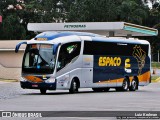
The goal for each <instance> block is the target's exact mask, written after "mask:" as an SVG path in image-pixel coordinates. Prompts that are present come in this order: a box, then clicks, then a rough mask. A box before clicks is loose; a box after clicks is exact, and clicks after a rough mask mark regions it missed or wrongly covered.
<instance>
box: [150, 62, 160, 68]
mask: <svg viewBox="0 0 160 120" xmlns="http://www.w3.org/2000/svg"><path fill="white" fill-rule="evenodd" d="M151 66H152V68H159V69H160V63H158V62H152V63H151Z"/></svg>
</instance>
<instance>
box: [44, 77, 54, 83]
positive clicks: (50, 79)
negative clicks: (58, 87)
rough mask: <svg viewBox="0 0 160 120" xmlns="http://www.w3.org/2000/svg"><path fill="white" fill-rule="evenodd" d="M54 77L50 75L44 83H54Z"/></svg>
mask: <svg viewBox="0 0 160 120" xmlns="http://www.w3.org/2000/svg"><path fill="white" fill-rule="evenodd" d="M54 82H55V78H52V77H50V78H49V79H48V80H45V83H54Z"/></svg>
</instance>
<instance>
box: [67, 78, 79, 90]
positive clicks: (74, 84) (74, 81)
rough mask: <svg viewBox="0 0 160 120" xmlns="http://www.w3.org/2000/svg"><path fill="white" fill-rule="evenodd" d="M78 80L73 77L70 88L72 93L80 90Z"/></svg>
mask: <svg viewBox="0 0 160 120" xmlns="http://www.w3.org/2000/svg"><path fill="white" fill-rule="evenodd" d="M78 88H79V87H78V82H77V81H76V80H75V79H73V80H72V82H71V87H70V89H69V92H70V93H76V92H78Z"/></svg>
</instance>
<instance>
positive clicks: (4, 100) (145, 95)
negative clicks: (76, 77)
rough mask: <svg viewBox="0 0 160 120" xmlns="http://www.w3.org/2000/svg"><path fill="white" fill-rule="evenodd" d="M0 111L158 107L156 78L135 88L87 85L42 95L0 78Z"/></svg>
mask: <svg viewBox="0 0 160 120" xmlns="http://www.w3.org/2000/svg"><path fill="white" fill-rule="evenodd" d="M0 111H160V82H159V83H151V84H149V85H148V86H145V87H139V90H138V91H136V92H130V91H128V92H116V91H115V90H114V89H113V90H110V91H109V92H100V93H96V92H93V91H92V90H91V89H89V88H87V89H80V92H79V93H77V94H69V93H68V91H67V90H66V91H60V90H59V91H47V94H46V95H41V94H40V92H39V90H28V89H21V88H20V86H19V83H18V82H14V83H4V82H0ZM59 119H60V118H59ZM62 119H63V118H62ZM67 119H69V118H67ZM83 119H84V118H83ZM88 119H90V118H88ZM95 119H96V118H95ZM101 119H102V118H101ZM105 120H106V118H105Z"/></svg>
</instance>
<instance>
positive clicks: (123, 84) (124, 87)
mask: <svg viewBox="0 0 160 120" xmlns="http://www.w3.org/2000/svg"><path fill="white" fill-rule="evenodd" d="M128 81H129V80H128V79H127V78H125V79H124V80H123V83H122V87H117V88H115V89H116V91H127V90H128V88H129V82H128Z"/></svg>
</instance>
